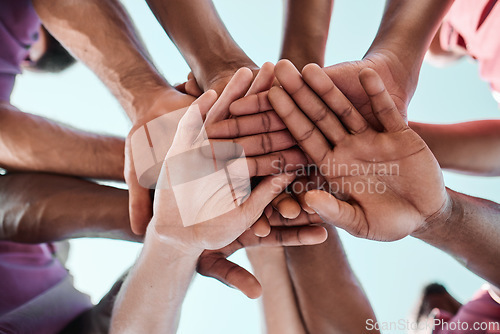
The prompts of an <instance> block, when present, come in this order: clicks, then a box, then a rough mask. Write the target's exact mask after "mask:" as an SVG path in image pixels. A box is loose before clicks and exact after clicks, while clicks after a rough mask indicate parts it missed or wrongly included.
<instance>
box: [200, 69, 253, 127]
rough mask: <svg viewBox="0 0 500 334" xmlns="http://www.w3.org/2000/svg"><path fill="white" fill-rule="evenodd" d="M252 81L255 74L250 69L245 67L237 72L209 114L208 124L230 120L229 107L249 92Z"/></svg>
mask: <svg viewBox="0 0 500 334" xmlns="http://www.w3.org/2000/svg"><path fill="white" fill-rule="evenodd" d="M252 80H253V73H252V71H251V70H250V69H248V68H246V67H243V68H240V69H239V70H238V71H236V73H235V74H234V75H233V77H232V78H231V80H230V81H229V83H228V84H227V86H226V88H224V91H223V92H222V94H221V96H220V98H219V99H218V100H217V102H216V103H215V104H214V106H213V107H212V108H211V109H210V111H209V112H208V115H207V124H211V123H215V122H218V121H221V120H223V119H226V118H228V116H229V105H230V104H231V103H233V102H234V101H236V100H237V99H239V98H241V97H242V96H243V95H244V94H245V93H246V92H247V91H248V88H249V87H250V84H251V83H252Z"/></svg>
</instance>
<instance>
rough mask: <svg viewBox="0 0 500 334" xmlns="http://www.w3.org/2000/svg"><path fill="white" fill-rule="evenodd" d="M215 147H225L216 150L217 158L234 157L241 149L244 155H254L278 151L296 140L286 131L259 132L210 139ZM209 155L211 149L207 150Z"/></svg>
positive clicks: (239, 154) (238, 154)
mask: <svg viewBox="0 0 500 334" xmlns="http://www.w3.org/2000/svg"><path fill="white" fill-rule="evenodd" d="M210 143H212V144H213V145H218V146H217V147H220V148H226V149H227V150H220V149H219V150H217V153H216V154H217V159H224V160H229V159H236V158H239V157H240V156H241V154H242V151H241V150H242V149H243V152H244V154H245V156H246V157H254V156H259V155H264V154H268V153H271V152H278V151H282V150H286V149H289V148H291V147H293V146H295V144H296V142H295V139H294V138H293V137H292V135H291V134H290V133H289V132H288V131H286V130H283V131H277V132H270V133H261V134H259V135H253V136H247V137H240V138H235V139H225V140H217V139H216V140H213V139H212V140H210ZM222 143H233V144H236V145H221V144H222ZM207 153H208V154H209V155H208V157H211V155H210V154H211V151H210V152H207Z"/></svg>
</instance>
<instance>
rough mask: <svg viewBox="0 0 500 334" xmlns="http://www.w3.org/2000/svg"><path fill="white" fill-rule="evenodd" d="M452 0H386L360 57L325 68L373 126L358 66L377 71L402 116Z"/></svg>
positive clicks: (373, 122)
mask: <svg viewBox="0 0 500 334" xmlns="http://www.w3.org/2000/svg"><path fill="white" fill-rule="evenodd" d="M452 3H453V0H423V1H412V0H388V1H387V5H386V9H385V13H384V16H383V18H382V22H381V24H380V28H379V30H378V33H377V35H376V37H375V39H374V41H373V43H372V45H371V47H370V48H369V50H368V51H367V53H366V55H365V56H364V58H363V59H362V60H360V61H354V62H345V63H341V64H336V65H333V66H329V67H327V68H325V73H327V74H328V76H329V77H330V78H331V79H332V80H333V82H334V83H335V85H336V86H337V87H338V88H339V89H340V90H341V92H342V93H343V94H344V95H345V96H346V97H347V98H348V99H349V101H351V103H352V104H353V106H354V107H355V108H357V109H358V110H359V112H360V113H361V115H362V116H363V117H364V118H366V120H368V122H369V123H370V125H372V126H374V127H375V128H377V129H380V128H381V125H380V123H379V122H378V120H377V119H376V117H375V116H374V114H373V110H372V107H371V105H370V103H369V98H368V96H367V95H366V93H365V92H364V90H363V89H362V86H361V84H360V82H359V80H358V74H359V72H360V71H361V70H362V69H365V68H371V69H374V70H375V71H377V73H379V75H380V76H381V77H382V79H383V80H384V83H385V85H386V87H387V90H388V92H389V94H390V95H391V97H392V99H393V100H394V102H395V104H396V107H397V108H398V110H399V111H400V113H401V114H402V116H403V117H406V109H407V106H408V104H409V102H410V100H411V98H412V96H413V93H414V92H415V88H416V86H417V82H418V76H419V73H420V67H421V66H422V61H423V59H424V56H425V53H426V52H427V49H428V48H429V45H430V43H431V40H432V38H433V36H434V34H435V32H436V30H437V29H438V27H439V24H440V23H441V20H442V19H443V17H444V15H445V14H446V12H447V11H448V9H449V7H450V6H451V4H452Z"/></svg>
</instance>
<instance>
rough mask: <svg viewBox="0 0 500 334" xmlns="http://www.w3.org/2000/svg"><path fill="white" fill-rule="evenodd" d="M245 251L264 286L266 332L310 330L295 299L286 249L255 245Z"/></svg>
mask: <svg viewBox="0 0 500 334" xmlns="http://www.w3.org/2000/svg"><path fill="white" fill-rule="evenodd" d="M300 248H302V247H300ZM246 251H247V255H248V258H249V260H250V262H251V263H252V267H253V269H254V274H255V276H256V277H257V279H258V280H259V282H260V283H261V285H262V307H263V313H264V320H265V327H266V333H267V334H279V333H290V334H295V333H296V334H305V333H307V332H306V330H305V328H304V324H303V323H302V318H301V312H300V310H299V305H298V304H297V300H296V299H295V293H294V288H293V284H292V281H291V279H290V274H289V273H288V267H287V264H286V257H285V250H284V248H283V247H272V248H271V247H269V248H264V247H255V248H247V250H246Z"/></svg>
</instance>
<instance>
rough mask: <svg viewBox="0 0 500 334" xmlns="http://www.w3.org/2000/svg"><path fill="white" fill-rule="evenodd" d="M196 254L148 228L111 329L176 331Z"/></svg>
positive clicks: (111, 331) (115, 309)
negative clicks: (183, 249) (177, 246)
mask: <svg viewBox="0 0 500 334" xmlns="http://www.w3.org/2000/svg"><path fill="white" fill-rule="evenodd" d="M151 224H153V223H151ZM150 226H151V225H150ZM200 254H201V252H200ZM198 256H199V254H196V253H195V251H194V252H193V253H189V252H182V251H180V250H179V249H177V248H175V247H173V246H170V245H168V244H166V243H164V241H162V240H161V239H160V237H159V235H158V234H157V233H156V232H155V231H154V228H151V227H150V228H148V231H147V232H146V238H145V241H144V248H143V250H142V253H141V255H140V257H139V259H138V260H137V263H136V265H135V267H134V268H133V269H132V271H131V272H130V274H129V275H128V277H127V279H126V280H125V282H124V283H123V286H122V288H121V290H120V292H119V294H118V296H117V299H116V302H115V306H114V311H113V317H112V320H111V330H110V333H120V334H122V333H141V332H146V333H175V332H176V330H177V326H178V321H179V318H180V312H181V306H182V302H183V300H184V297H185V295H186V292H187V289H188V287H189V284H190V283H191V280H192V278H193V275H194V273H195V268H196V261H197V259H198ZM159 264H160V265H159Z"/></svg>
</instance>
